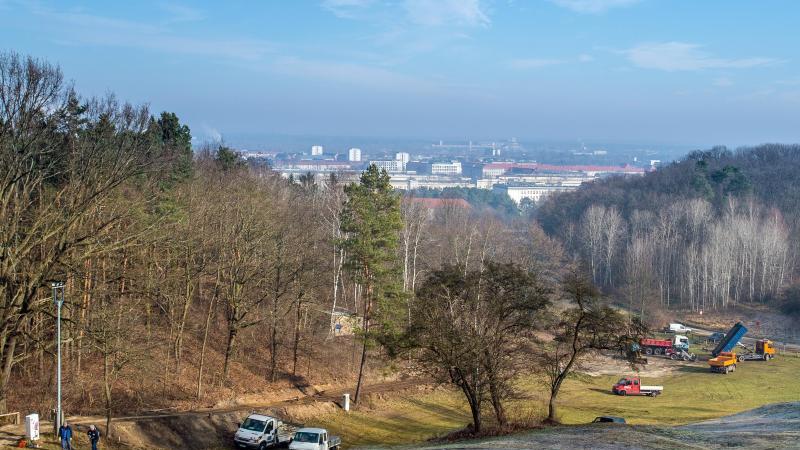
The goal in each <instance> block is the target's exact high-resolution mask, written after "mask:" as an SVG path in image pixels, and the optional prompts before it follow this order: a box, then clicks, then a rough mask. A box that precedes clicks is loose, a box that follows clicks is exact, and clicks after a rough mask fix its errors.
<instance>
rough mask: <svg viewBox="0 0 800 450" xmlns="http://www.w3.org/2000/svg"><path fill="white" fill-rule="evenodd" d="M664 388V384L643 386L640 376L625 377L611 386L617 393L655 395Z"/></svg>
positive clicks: (612, 390)
mask: <svg viewBox="0 0 800 450" xmlns="http://www.w3.org/2000/svg"><path fill="white" fill-rule="evenodd" d="M663 390H664V387H663V386H643V385H642V383H641V380H639V377H624V378H621V379H620V380H619V381H617V384H615V385H614V386H612V387H611V392H613V393H614V394H617V395H649V396H651V397H655V396H657V395H659V394H661V391H663Z"/></svg>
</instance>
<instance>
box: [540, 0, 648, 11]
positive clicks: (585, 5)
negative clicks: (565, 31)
mask: <svg viewBox="0 0 800 450" xmlns="http://www.w3.org/2000/svg"><path fill="white" fill-rule="evenodd" d="M550 1H551V2H553V3H555V4H556V5H558V6H561V7H563V8H567V9H571V10H572V11H575V12H577V13H581V14H599V13H603V12H606V11H608V10H609V9H611V8H618V7H623V6H631V5H634V4H636V3H639V2H640V1H641V0H550Z"/></svg>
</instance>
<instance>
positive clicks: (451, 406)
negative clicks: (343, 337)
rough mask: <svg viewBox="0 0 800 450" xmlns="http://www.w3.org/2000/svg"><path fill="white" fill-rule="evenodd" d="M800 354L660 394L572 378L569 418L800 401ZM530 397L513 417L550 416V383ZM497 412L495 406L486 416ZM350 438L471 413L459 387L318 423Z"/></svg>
mask: <svg viewBox="0 0 800 450" xmlns="http://www.w3.org/2000/svg"><path fill="white" fill-rule="evenodd" d="M798 374H800V358H796V357H779V358H777V359H775V360H772V361H770V362H766V363H765V362H761V361H748V362H744V363H740V365H739V366H738V370H737V371H736V372H734V373H732V374H728V375H722V374H713V373H710V372H709V371H708V366H707V365H706V363H705V362H698V363H695V364H691V365H684V366H681V367H680V368H679V369H678V370H677V371H676V372H674V373H673V374H671V375H669V376H665V377H662V378H648V377H644V378H643V382H644V383H645V384H660V385H663V386H664V394H663V395H661V396H659V397H656V398H650V397H620V396H615V395H612V394H611V393H610V388H611V385H612V384H613V383H614V382H615V381H616V380H617V379H618V378H619V377H618V376H599V377H590V376H587V375H582V374H578V375H576V376H574V377H572V378H571V379H569V380H568V381H567V382H566V383H565V385H564V388H563V389H562V393H561V395H560V397H559V398H560V402H559V407H560V411H559V412H560V415H561V421H562V422H563V423H566V424H578V423H586V422H590V421H591V420H592V419H593V418H594V417H596V416H598V415H616V416H622V417H625V418H626V420H627V421H628V423H631V424H656V425H679V424H686V423H690V422H696V421H701V420H706V419H712V418H716V417H721V416H725V415H729V414H733V413H737V412H741V411H744V410H747V409H751V408H755V407H758V406H761V405H765V404H768V403H775V402H785V401H800V383H797V381H796V380H797V377H798ZM520 389H521V390H522V391H523V392H524V393H525V395H526V396H527V397H528V398H526V399H524V400H518V401H515V402H512V403H510V404H509V405H508V411H509V415H510V416H511V417H512V419H513V420H530V419H534V420H536V419H541V418H542V417H544V415H545V414H546V401H545V400H546V396H545V393H544V387H543V386H542V385H541V384H539V383H537V380H536V379H534V378H528V379H524V380H522V381H521V382H520ZM490 415H491V410H490V409H489V408H488V406H487V410H486V416H487V418H488V416H490ZM316 422H318V424H319V426H325V427H327V428H328V429H329V430H330V431H331V433H333V434H338V435H340V436H342V440H343V442H345V443H346V444H347V447H348V448H349V447H352V446H359V445H378V444H383V445H392V444H409V443H413V442H420V441H424V440H427V439H430V438H432V437H436V436H441V435H444V434H447V433H448V432H451V431H454V430H457V429H459V428H462V427H464V426H465V425H466V424H468V423H469V422H470V415H469V410H468V408H467V406H466V404H465V403H464V401H463V400H462V399H461V397H460V396H459V395H458V393H457V392H454V391H450V390H447V389H439V390H437V391H435V392H424V393H423V392H420V393H409V394H407V396H405V397H404V398H399V399H388V400H375V401H373V402H372V404H371V405H370V407H369V408H367V409H365V410H363V411H351V412H350V413H349V414H347V413H344V412H337V413H335V414H331V415H327V416H323V417H320V418H318V419H317V420H316Z"/></svg>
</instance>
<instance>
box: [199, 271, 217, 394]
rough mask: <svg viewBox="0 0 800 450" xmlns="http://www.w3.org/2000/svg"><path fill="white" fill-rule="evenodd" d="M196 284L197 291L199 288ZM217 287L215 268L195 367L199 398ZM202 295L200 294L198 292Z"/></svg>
mask: <svg viewBox="0 0 800 450" xmlns="http://www.w3.org/2000/svg"><path fill="white" fill-rule="evenodd" d="M200 286H202V285H199V286H198V291H199V289H200ZM218 287H219V270H217V280H216V281H215V283H214V295H212V296H211V301H209V302H208V312H206V323H205V326H204V328H203V345H202V346H201V347H200V364H199V365H198V368H197V398H198V399H199V398H200V397H201V395H202V393H203V391H202V389H203V365H204V363H205V358H206V346H207V345H208V329H209V327H210V326H211V316H212V315H213V313H214V302H215V300H216V299H217V293H218V292H219V290H218ZM200 295H202V294H200Z"/></svg>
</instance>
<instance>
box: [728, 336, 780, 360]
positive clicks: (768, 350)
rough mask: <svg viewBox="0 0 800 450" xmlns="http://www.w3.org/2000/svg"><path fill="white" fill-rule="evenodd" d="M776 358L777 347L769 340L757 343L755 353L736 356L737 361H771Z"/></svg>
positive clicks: (749, 352) (750, 352)
mask: <svg viewBox="0 0 800 450" xmlns="http://www.w3.org/2000/svg"><path fill="white" fill-rule="evenodd" d="M774 357H775V347H773V345H772V341H770V340H769V339H761V340H758V341H756V347H755V351H748V352H746V353H740V354H738V355H737V356H736V359H737V361H739V362H742V361H769V360H770V359H772V358H774Z"/></svg>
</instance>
